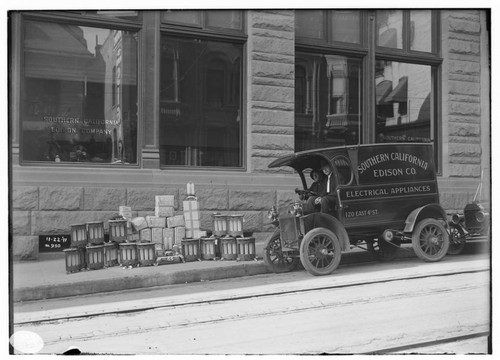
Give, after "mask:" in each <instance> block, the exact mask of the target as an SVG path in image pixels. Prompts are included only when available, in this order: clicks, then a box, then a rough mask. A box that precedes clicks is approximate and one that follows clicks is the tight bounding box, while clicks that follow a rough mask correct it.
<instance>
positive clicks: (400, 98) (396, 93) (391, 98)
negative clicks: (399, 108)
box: [384, 76, 408, 103]
mask: <svg viewBox="0 0 500 360" xmlns="http://www.w3.org/2000/svg"><path fill="white" fill-rule="evenodd" d="M407 99H408V76H403V77H401V78H400V79H399V83H398V85H397V86H396V87H395V88H394V90H392V91H391V93H390V94H389V95H387V97H386V98H385V100H384V102H386V103H391V102H392V103H394V102H406V100H407Z"/></svg>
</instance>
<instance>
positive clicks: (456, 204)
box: [439, 192, 474, 211]
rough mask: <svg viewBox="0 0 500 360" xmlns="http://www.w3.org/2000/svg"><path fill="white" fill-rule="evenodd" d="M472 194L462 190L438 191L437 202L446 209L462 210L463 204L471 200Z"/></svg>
mask: <svg viewBox="0 0 500 360" xmlns="http://www.w3.org/2000/svg"><path fill="white" fill-rule="evenodd" d="M473 198H474V194H471V193H464V192H440V193H439V203H440V204H441V206H442V207H443V208H444V209H445V210H446V211H450V210H463V208H464V206H465V205H466V204H467V203H468V202H470V201H472V199H473Z"/></svg>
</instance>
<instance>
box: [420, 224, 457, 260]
mask: <svg viewBox="0 0 500 360" xmlns="http://www.w3.org/2000/svg"><path fill="white" fill-rule="evenodd" d="M411 243H412V247H413V250H414V251H415V254H416V255H417V256H418V257H419V258H420V259H422V260H424V261H439V260H441V259H442V258H443V257H444V256H445V255H446V252H447V251H448V247H449V245H450V242H449V236H448V231H446V228H445V227H444V225H443V224H442V223H440V222H439V221H438V220H436V219H431V218H427V219H423V220H421V221H420V222H419V223H418V224H417V226H415V229H414V230H413V233H412V236H411Z"/></svg>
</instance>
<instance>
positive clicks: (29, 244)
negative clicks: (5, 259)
mask: <svg viewBox="0 0 500 360" xmlns="http://www.w3.org/2000/svg"><path fill="white" fill-rule="evenodd" d="M12 257H13V259H14V260H37V259H38V236H22V235H14V236H13V237H12Z"/></svg>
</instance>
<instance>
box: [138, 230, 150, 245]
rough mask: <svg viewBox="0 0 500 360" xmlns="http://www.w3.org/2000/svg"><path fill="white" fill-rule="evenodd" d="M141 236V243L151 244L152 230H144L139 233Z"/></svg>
mask: <svg viewBox="0 0 500 360" xmlns="http://www.w3.org/2000/svg"><path fill="white" fill-rule="evenodd" d="M139 235H140V240H141V241H147V242H151V229H150V228H146V229H142V230H141V231H140V232H139Z"/></svg>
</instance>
